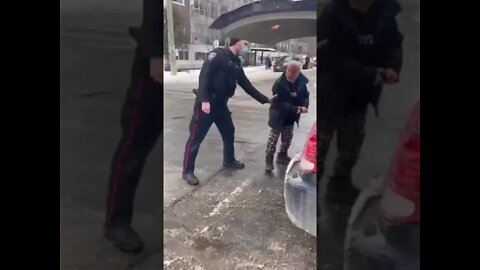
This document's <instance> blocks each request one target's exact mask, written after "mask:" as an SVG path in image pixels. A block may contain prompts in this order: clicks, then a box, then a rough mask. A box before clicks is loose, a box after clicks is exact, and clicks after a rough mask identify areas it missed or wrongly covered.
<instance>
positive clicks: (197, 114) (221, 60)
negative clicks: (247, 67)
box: [182, 38, 270, 185]
mask: <svg viewBox="0 0 480 270" xmlns="http://www.w3.org/2000/svg"><path fill="white" fill-rule="evenodd" d="M247 46H248V42H247V41H245V40H242V39H239V38H231V39H230V47H228V48H216V49H215V50H213V51H212V52H210V53H209V54H208V57H207V59H206V60H205V62H204V63H203V66H202V69H201V71H200V78H199V88H198V95H197V98H196V100H195V103H194V105H193V116H192V119H191V121H190V127H189V128H190V136H189V137H188V140H187V143H186V145H185V154H184V162H183V172H182V178H183V179H184V180H185V181H186V182H187V183H188V184H190V185H198V183H199V181H198V178H197V177H196V176H195V174H194V170H195V159H196V157H197V154H198V150H199V149H200V144H201V143H202V141H203V139H204V138H205V136H206V135H207V132H208V130H209V129H210V126H211V125H212V124H213V123H215V125H216V126H217V128H218V130H219V131H220V135H221V136H222V140H223V165H224V166H225V167H227V168H233V169H243V168H244V167H245V165H244V164H243V163H242V162H240V161H238V160H236V159H235V153H234V146H233V142H234V133H235V127H234V125H233V121H232V116H231V112H230V110H229V109H228V106H227V102H228V100H229V99H230V98H231V97H232V96H233V95H234V93H235V88H236V87H237V83H238V84H239V85H240V86H241V87H242V88H243V89H244V90H245V92H247V94H249V95H250V96H252V97H253V98H254V99H256V100H257V101H258V102H260V103H261V104H266V103H269V102H270V100H269V98H268V97H266V96H265V95H263V94H262V93H260V92H259V91H258V90H257V89H256V88H255V87H254V86H253V85H252V83H251V82H250V81H249V80H248V78H247V77H246V76H245V73H244V71H243V68H242V65H241V62H240V58H239V55H241V54H245V53H246V52H247V51H248V47H247Z"/></svg>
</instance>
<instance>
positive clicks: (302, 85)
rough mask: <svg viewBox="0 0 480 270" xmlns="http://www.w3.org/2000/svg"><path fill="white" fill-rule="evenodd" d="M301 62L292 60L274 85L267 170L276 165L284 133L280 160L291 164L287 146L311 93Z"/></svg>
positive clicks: (280, 162) (270, 113)
mask: <svg viewBox="0 0 480 270" xmlns="http://www.w3.org/2000/svg"><path fill="white" fill-rule="evenodd" d="M301 70H302V64H301V63H300V62H296V61H291V62H289V63H287V69H286V71H285V72H283V73H282V75H281V76H280V78H278V79H277V80H276V81H275V83H274V84H273V87H272V92H273V95H274V99H273V101H272V104H271V105H270V111H269V119H268V125H269V126H270V127H271V128H272V129H271V131H270V135H269V137H268V142H267V151H266V159H265V160H266V165H265V170H266V171H267V172H271V171H273V169H274V166H273V159H274V154H275V152H276V149H277V142H278V138H279V137H281V142H282V143H281V145H280V151H279V153H278V155H277V163H279V164H284V165H286V164H288V163H289V162H290V157H289V156H288V148H289V147H290V144H291V142H292V139H293V126H294V124H295V123H297V125H298V122H299V120H300V114H302V113H307V112H308V105H309V96H310V93H309V91H308V89H307V84H308V79H307V77H305V76H304V75H303V74H302V73H301Z"/></svg>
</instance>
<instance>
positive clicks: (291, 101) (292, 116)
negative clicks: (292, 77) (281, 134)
mask: <svg viewBox="0 0 480 270" xmlns="http://www.w3.org/2000/svg"><path fill="white" fill-rule="evenodd" d="M307 84H308V79H307V77H305V76H304V75H303V74H302V73H300V75H299V76H298V78H297V80H296V81H295V82H294V83H293V87H289V85H288V81H287V78H286V77H285V72H284V73H283V74H282V76H280V78H278V79H277V80H276V81H275V83H274V84H273V87H272V92H273V96H274V99H273V102H272V105H271V106H270V110H269V119H268V125H269V126H270V127H271V128H274V129H281V128H283V127H286V126H291V125H293V124H294V123H295V122H296V123H297V125H298V121H299V120H300V114H297V112H298V108H299V107H302V106H303V107H307V108H308V105H309V96H310V92H308V89H307Z"/></svg>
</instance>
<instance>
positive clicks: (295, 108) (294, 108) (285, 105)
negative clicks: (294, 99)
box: [272, 82, 298, 113]
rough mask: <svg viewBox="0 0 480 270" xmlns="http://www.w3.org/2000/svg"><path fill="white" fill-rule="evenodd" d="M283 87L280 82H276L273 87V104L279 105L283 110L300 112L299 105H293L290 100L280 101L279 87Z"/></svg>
mask: <svg viewBox="0 0 480 270" xmlns="http://www.w3.org/2000/svg"><path fill="white" fill-rule="evenodd" d="M279 87H281V86H280V84H279V83H278V82H275V83H274V84H273V87H272V94H273V97H274V98H273V102H272V103H273V106H274V107H277V108H278V109H280V110H282V111H287V112H291V113H298V106H295V105H292V104H290V103H288V102H280V101H278V88H279Z"/></svg>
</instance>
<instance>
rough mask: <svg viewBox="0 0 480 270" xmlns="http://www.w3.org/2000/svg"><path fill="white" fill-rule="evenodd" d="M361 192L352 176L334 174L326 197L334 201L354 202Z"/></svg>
mask: <svg viewBox="0 0 480 270" xmlns="http://www.w3.org/2000/svg"><path fill="white" fill-rule="evenodd" d="M359 193H360V191H359V189H358V188H357V187H355V186H354V185H353V183H352V179H351V177H347V176H332V177H330V181H329V182H328V186H327V193H326V197H327V199H329V200H332V201H337V202H344V203H348V204H353V203H355V200H356V199H357V197H358V195H359Z"/></svg>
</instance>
